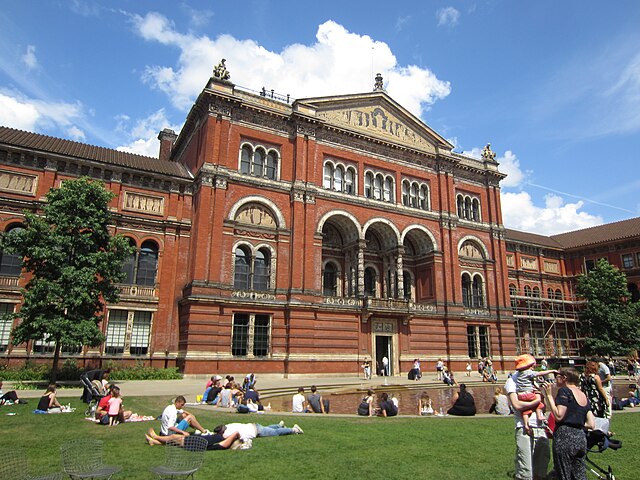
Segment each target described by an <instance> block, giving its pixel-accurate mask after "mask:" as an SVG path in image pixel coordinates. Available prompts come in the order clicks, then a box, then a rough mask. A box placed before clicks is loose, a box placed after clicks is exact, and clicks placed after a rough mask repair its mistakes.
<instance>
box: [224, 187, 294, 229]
mask: <svg viewBox="0 0 640 480" xmlns="http://www.w3.org/2000/svg"><path fill="white" fill-rule="evenodd" d="M249 203H258V204H262V205H264V206H265V207H267V208H268V209H269V210H270V211H271V212H272V213H273V214H274V215H275V217H276V220H277V228H279V229H281V228H287V225H286V223H285V221H284V215H282V212H281V211H280V209H279V208H278V206H277V205H276V204H275V203H273V202H272V201H271V200H269V199H268V198H266V197H263V196H261V195H249V196H246V197H243V198H241V199H240V200H238V201H237V202H236V203H235V204H234V205H233V206H232V207H231V210H229V215H228V217H227V218H228V219H229V220H235V218H236V215H237V214H238V212H239V211H240V209H241V208H242V207H244V206H245V205H247V204H249Z"/></svg>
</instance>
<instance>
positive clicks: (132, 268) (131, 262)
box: [122, 238, 138, 285]
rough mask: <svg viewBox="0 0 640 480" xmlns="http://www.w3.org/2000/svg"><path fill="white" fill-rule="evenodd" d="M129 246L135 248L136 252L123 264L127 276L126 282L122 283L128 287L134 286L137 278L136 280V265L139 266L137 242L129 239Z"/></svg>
mask: <svg viewBox="0 0 640 480" xmlns="http://www.w3.org/2000/svg"><path fill="white" fill-rule="evenodd" d="M129 245H130V246H131V247H133V248H134V250H133V252H131V255H129V257H127V259H126V260H125V261H124V263H123V264H122V271H123V272H124V274H125V277H124V280H122V281H123V283H125V284H126V285H134V284H135V278H136V264H137V258H138V252H137V248H136V242H135V240H134V239H133V238H129Z"/></svg>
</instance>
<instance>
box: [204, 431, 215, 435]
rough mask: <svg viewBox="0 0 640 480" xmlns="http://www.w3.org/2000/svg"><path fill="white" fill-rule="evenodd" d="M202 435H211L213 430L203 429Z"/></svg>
mask: <svg viewBox="0 0 640 480" xmlns="http://www.w3.org/2000/svg"><path fill="white" fill-rule="evenodd" d="M202 435H213V432H211V431H209V430H205V431H204V432H202Z"/></svg>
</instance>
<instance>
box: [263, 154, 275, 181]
mask: <svg viewBox="0 0 640 480" xmlns="http://www.w3.org/2000/svg"><path fill="white" fill-rule="evenodd" d="M277 172H278V155H277V154H276V153H275V152H269V154H268V155H267V169H266V174H265V176H266V177H267V178H268V179H269V180H275V179H276V176H277Z"/></svg>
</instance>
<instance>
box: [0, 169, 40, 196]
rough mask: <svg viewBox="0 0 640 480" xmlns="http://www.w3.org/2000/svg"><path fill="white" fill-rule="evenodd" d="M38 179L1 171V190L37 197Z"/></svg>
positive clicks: (32, 176) (33, 176)
mask: <svg viewBox="0 0 640 480" xmlns="http://www.w3.org/2000/svg"><path fill="white" fill-rule="evenodd" d="M37 185H38V177H36V176H35V175H22V174H20V173H14V172H3V171H0V190H4V191H6V192H13V193H21V194H26V195H35V194H36V187H37Z"/></svg>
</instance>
